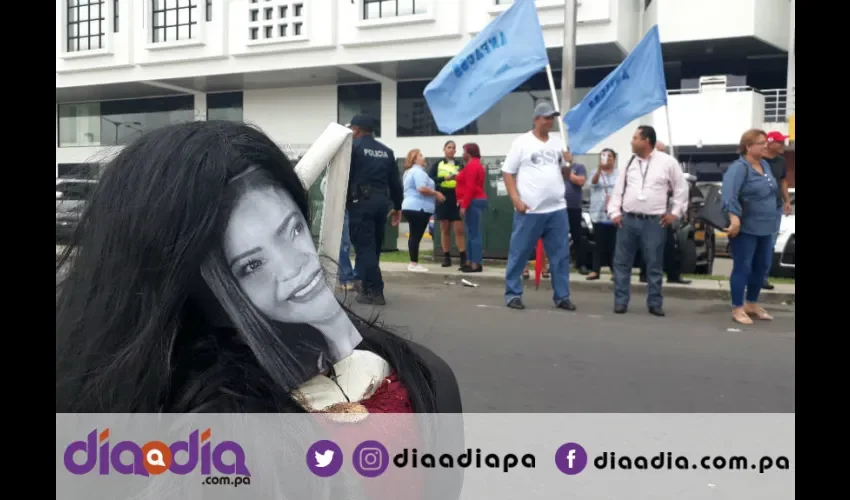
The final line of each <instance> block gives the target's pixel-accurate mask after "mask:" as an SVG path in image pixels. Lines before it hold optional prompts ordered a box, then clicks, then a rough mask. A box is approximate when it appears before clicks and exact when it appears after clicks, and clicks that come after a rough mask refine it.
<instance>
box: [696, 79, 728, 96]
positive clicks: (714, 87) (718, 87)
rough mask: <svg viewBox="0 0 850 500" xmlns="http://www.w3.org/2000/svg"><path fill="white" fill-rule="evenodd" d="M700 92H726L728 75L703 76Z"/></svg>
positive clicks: (700, 82) (700, 81)
mask: <svg viewBox="0 0 850 500" xmlns="http://www.w3.org/2000/svg"><path fill="white" fill-rule="evenodd" d="M699 91H700V92H726V75H713V76H701V77H700V79H699Z"/></svg>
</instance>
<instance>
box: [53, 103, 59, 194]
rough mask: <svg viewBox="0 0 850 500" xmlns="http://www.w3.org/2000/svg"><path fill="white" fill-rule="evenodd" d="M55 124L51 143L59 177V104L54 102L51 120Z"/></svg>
mask: <svg viewBox="0 0 850 500" xmlns="http://www.w3.org/2000/svg"><path fill="white" fill-rule="evenodd" d="M53 123H55V124H56V140H55V141H54V142H53V145H54V146H55V147H56V156H57V160H56V178H57V179H58V178H59V160H58V156H59V104H58V103H57V104H56V120H55V121H54V122H53Z"/></svg>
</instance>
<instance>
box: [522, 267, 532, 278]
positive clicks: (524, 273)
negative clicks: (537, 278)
mask: <svg viewBox="0 0 850 500" xmlns="http://www.w3.org/2000/svg"><path fill="white" fill-rule="evenodd" d="M529 277H530V276H529V274H528V269H526V270H525V271H523V272H522V279H524V280H527V279H528V278H529Z"/></svg>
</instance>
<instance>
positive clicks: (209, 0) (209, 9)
mask: <svg viewBox="0 0 850 500" xmlns="http://www.w3.org/2000/svg"><path fill="white" fill-rule="evenodd" d="M210 21H212V0H207V22H210Z"/></svg>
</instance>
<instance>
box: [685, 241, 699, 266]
mask: <svg viewBox="0 0 850 500" xmlns="http://www.w3.org/2000/svg"><path fill="white" fill-rule="evenodd" d="M696 270H697V244H696V242H694V240H691V239H688V240H685V243H684V244H683V245H682V274H694V273H695V272H696Z"/></svg>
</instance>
